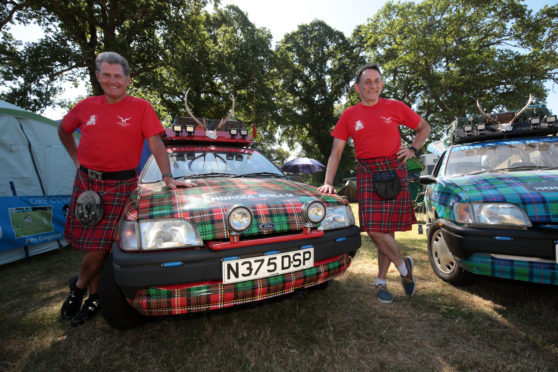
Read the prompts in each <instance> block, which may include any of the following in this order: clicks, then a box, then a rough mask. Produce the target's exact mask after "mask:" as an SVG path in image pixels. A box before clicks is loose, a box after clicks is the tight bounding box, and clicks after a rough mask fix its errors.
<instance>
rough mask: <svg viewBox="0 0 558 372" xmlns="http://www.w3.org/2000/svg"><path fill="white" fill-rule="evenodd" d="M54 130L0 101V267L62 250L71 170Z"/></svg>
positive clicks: (49, 122) (46, 121) (54, 125)
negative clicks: (55, 250) (60, 247)
mask: <svg viewBox="0 0 558 372" xmlns="http://www.w3.org/2000/svg"><path fill="white" fill-rule="evenodd" d="M57 126H58V123H56V122H55V121H52V120H50V119H47V118H45V117H43V116H40V115H37V114H34V113H32V112H29V111H26V110H24V109H22V108H20V107H17V106H15V105H12V104H10V103H7V102H5V101H1V100H0V160H1V161H0V170H1V172H0V174H1V176H0V265H1V264H6V263H8V262H13V261H16V260H19V259H21V258H24V257H29V256H32V255H35V254H39V253H42V252H46V251H50V250H53V249H57V248H59V246H60V245H61V244H65V241H64V240H63V231H64V224H65V212H66V210H67V209H68V205H69V200H70V194H71V191H72V184H73V179H74V176H75V166H74V164H73V162H72V160H71V159H70V157H69V156H68V154H67V153H66V150H65V149H64V147H63V146H62V144H61V142H60V139H59V138H58V132H57Z"/></svg>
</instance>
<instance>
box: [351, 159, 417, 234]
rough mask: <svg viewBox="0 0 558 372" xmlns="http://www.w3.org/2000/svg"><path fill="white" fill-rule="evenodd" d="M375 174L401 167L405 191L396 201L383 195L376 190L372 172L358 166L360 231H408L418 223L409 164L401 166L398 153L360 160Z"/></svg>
mask: <svg viewBox="0 0 558 372" xmlns="http://www.w3.org/2000/svg"><path fill="white" fill-rule="evenodd" d="M358 161H359V163H361V164H363V165H364V166H365V167H366V168H368V169H369V170H370V171H371V172H372V173H375V172H383V171H389V170H397V175H398V176H399V178H400V179H401V193H400V194H399V195H398V196H397V197H396V198H394V199H392V200H385V199H382V198H380V197H379V196H378V195H377V194H376V192H375V191H374V183H373V182H372V174H371V173H369V172H368V171H366V170H365V169H363V167H362V166H361V165H359V166H358V173H357V193H358V215H359V219H360V231H366V232H383V233H387V232H394V231H408V230H411V229H412V226H413V224H414V223H416V222H417V221H416V218H415V212H414V209H413V203H412V201H411V192H410V190H409V176H408V174H407V167H406V166H405V165H401V163H400V162H399V160H397V156H396V155H391V156H388V157H379V158H371V159H359V160H358Z"/></svg>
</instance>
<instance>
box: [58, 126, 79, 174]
mask: <svg viewBox="0 0 558 372" xmlns="http://www.w3.org/2000/svg"><path fill="white" fill-rule="evenodd" d="M58 137H59V138H60V142H62V145H64V148H66V151H67V152H68V155H70V158H71V159H72V161H73V162H74V164H75V166H76V169H77V168H79V162H78V160H77V144H76V139H75V137H74V134H73V133H68V132H66V131H65V130H64V128H62V123H60V125H59V126H58Z"/></svg>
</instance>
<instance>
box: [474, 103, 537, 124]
mask: <svg viewBox="0 0 558 372" xmlns="http://www.w3.org/2000/svg"><path fill="white" fill-rule="evenodd" d="M531 101H533V95H532V94H529V100H528V101H527V104H526V105H525V107H523V108H522V109H521V110H519V112H517V113H516V114H515V115H514V117H513V119H511V120H510V121H507V122H504V123H501V122H500V121H499V120H497V119H498V116H494V115H488V114H487V113H486V112H484V110H483V109H482V107H481V105H480V103H479V100H478V99H477V107H478V108H479V110H480V112H481V114H482V116H484V117H485V118H486V120H488V122H493V123H495V124H498V125H499V127H500V131H502V132H509V131H511V130H513V123H514V122H515V121H516V120H517V118H518V117H520V116H521V114H523V113H524V112H525V110H527V109H528V108H529V105H530V104H531ZM512 115H513V113H512Z"/></svg>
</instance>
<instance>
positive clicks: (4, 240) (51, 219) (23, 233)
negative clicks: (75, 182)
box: [0, 195, 70, 251]
mask: <svg viewBox="0 0 558 372" xmlns="http://www.w3.org/2000/svg"><path fill="white" fill-rule="evenodd" d="M69 205H70V196H69V195H49V196H20V197H0V251H5V250H8V249H14V248H19V247H23V246H26V245H27V246H31V245H35V244H42V243H46V242H49V241H53V240H59V239H62V238H63V233H64V225H65V224H66V216H67V211H68V208H69Z"/></svg>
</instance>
